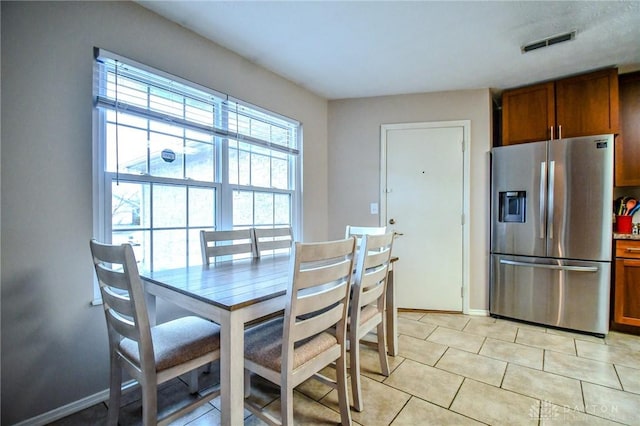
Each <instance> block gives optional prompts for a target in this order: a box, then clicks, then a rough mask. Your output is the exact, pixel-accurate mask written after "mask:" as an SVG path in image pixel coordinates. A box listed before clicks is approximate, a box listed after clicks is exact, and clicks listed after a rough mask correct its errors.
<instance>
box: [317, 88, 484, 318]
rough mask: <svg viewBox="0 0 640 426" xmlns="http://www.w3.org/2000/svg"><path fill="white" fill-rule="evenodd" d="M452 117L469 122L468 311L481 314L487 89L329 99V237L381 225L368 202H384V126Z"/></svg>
mask: <svg viewBox="0 0 640 426" xmlns="http://www.w3.org/2000/svg"><path fill="white" fill-rule="evenodd" d="M425 78H428V76H426V77H425ZM453 120H471V141H470V168H471V175H470V182H471V183H470V186H471V187H470V192H471V194H470V197H471V200H470V212H471V213H470V215H471V217H470V218H469V221H470V222H469V232H470V241H469V244H470V247H469V250H470V271H469V276H470V283H469V307H470V312H473V313H483V312H485V311H486V310H488V306H489V304H488V282H489V272H488V268H487V266H488V262H489V260H488V259H489V257H488V256H489V251H488V250H489V216H488V215H489V154H488V153H489V150H490V147H491V95H490V93H489V90H488V89H482V90H468V91H456V92H439V93H426V94H415V95H398V96H384V97H375V98H366V99H352V100H338V101H330V102H329V204H330V205H331V208H330V209H329V224H330V228H329V236H330V237H331V238H337V237H340V236H341V235H344V228H345V225H347V224H354V223H357V224H362V225H369V226H378V224H379V222H378V221H379V219H378V216H377V215H375V216H374V215H371V214H370V212H369V203H371V202H374V201H375V202H379V201H380V126H381V125H382V124H393V123H410V122H429V121H453ZM400 267H401V265H400ZM474 311H475V312H474Z"/></svg>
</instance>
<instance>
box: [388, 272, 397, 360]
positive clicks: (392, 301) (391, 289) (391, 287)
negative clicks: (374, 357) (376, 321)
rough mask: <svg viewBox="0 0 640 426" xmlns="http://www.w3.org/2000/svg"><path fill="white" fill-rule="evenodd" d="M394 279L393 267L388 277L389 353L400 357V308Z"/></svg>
mask: <svg viewBox="0 0 640 426" xmlns="http://www.w3.org/2000/svg"><path fill="white" fill-rule="evenodd" d="M393 278H394V277H393V265H392V266H391V268H389V275H388V276H387V296H386V305H387V306H386V308H387V313H386V315H387V353H388V354H389V355H391V356H396V355H398V330H397V322H398V321H397V320H398V308H397V306H396V290H395V284H394V282H393Z"/></svg>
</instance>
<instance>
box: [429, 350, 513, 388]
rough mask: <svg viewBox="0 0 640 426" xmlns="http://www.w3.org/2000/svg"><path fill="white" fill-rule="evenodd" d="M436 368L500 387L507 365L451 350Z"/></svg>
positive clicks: (502, 362)
mask: <svg viewBox="0 0 640 426" xmlns="http://www.w3.org/2000/svg"><path fill="white" fill-rule="evenodd" d="M435 366H436V368H440V369H442V370H446V371H448V372H450V373H454V374H458V375H460V376H465V377H470V378H472V379H474V380H478V381H480V382H484V383H487V384H490V385H493V386H498V387H499V386H500V383H502V378H503V376H504V371H505V369H506V368H507V363H506V362H504V361H499V360H496V359H493V358H488V357H485V356H482V355H476V354H474V353H471V352H467V351H462V350H460V349H455V348H449V349H447V352H445V354H444V355H443V356H442V358H440V361H438V363H437V364H436V365H435Z"/></svg>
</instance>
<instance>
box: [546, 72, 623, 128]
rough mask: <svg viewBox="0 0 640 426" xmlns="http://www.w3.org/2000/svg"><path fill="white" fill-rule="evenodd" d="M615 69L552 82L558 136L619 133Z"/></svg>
mask: <svg viewBox="0 0 640 426" xmlns="http://www.w3.org/2000/svg"><path fill="white" fill-rule="evenodd" d="M618 111H619V101H618V70H617V69H615V68H611V69H606V70H603V71H597V72H594V73H589V74H584V75H579V76H577V77H571V78H565V79H562V80H558V81H557V82H556V125H557V126H558V136H559V137H563V138H571V137H574V136H588V135H600V134H607V133H619V131H620V129H619V119H618V114H619V113H618Z"/></svg>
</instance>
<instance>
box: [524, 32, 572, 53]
mask: <svg viewBox="0 0 640 426" xmlns="http://www.w3.org/2000/svg"><path fill="white" fill-rule="evenodd" d="M575 38H576V30H573V31H571V32H568V33H564V34H558V35H554V36H551V37H547V38H545V39H544V40H539V41H534V42H533V43H529V44H526V45H524V46H522V47H521V48H520V50H521V51H522V53H527V52H531V51H532V50H536V49H540V48H542V47H547V46H551V45H553V44H558V43H562V42H564V41H571V40H573V39H575Z"/></svg>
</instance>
